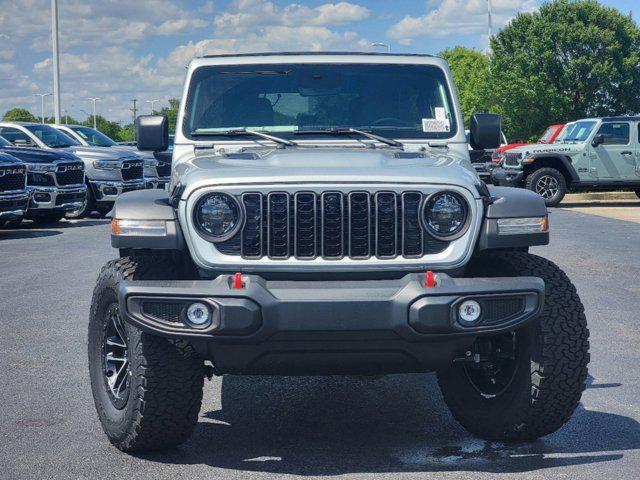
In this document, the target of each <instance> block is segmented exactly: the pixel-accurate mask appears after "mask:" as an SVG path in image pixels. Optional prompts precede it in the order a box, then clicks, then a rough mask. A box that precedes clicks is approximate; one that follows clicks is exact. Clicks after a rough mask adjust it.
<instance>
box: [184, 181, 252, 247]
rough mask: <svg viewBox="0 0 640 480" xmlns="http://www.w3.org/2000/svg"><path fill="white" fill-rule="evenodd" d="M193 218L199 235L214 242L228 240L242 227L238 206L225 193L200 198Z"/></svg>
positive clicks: (236, 202) (232, 198)
mask: <svg viewBox="0 0 640 480" xmlns="http://www.w3.org/2000/svg"><path fill="white" fill-rule="evenodd" d="M194 216H195V223H196V226H197V227H198V230H199V231H200V233H202V234H203V235H204V236H205V237H207V238H208V239H209V240H211V241H214V242H222V241H224V240H228V239H229V238H231V237H233V236H234V235H235V234H236V233H238V230H240V227H241V226H242V209H241V208H240V204H239V203H238V201H237V200H236V199H235V198H234V197H232V196H231V195H227V194H226V193H219V192H216V193H211V194H209V195H206V196H204V197H203V198H201V199H200V200H199V201H198V204H197V205H196V208H195V215H194Z"/></svg>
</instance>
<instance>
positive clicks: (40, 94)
mask: <svg viewBox="0 0 640 480" xmlns="http://www.w3.org/2000/svg"><path fill="white" fill-rule="evenodd" d="M33 95H34V96H35V97H40V112H41V115H40V119H41V121H42V122H41V123H43V124H44V97H48V96H50V95H53V93H34V94H33Z"/></svg>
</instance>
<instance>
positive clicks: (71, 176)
mask: <svg viewBox="0 0 640 480" xmlns="http://www.w3.org/2000/svg"><path fill="white" fill-rule="evenodd" d="M78 166H79V167H80V168H77V167H78ZM56 181H57V182H58V185H79V184H82V183H84V165H83V164H81V163H68V164H67V163H65V164H61V165H58V169H57V170H56Z"/></svg>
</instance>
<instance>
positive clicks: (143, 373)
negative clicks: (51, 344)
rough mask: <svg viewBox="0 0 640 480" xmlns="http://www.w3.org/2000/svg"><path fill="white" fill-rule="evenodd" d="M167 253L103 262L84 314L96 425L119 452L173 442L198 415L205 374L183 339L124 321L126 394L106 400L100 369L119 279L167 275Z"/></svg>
mask: <svg viewBox="0 0 640 480" xmlns="http://www.w3.org/2000/svg"><path fill="white" fill-rule="evenodd" d="M176 267H177V265H176V263H175V262H174V261H172V259H171V258H170V257H165V256H162V255H150V256H143V257H125V258H121V259H118V260H112V261H110V262H109V263H107V264H106V265H105V266H104V267H103V268H102V270H101V271H100V274H99V276H98V281H97V284H96V287H95V289H94V292H93V300H92V305H91V313H90V318H89V345H88V347H89V348H88V354H89V373H90V378H91V389H92V393H93V398H94V402H95V406H96V410H97V412H98V417H99V419H100V422H101V424H102V427H103V429H104V431H105V433H106V434H107V436H108V438H109V440H110V442H111V443H112V444H113V445H115V446H116V447H117V448H118V449H120V450H122V451H124V452H134V451H151V450H161V449H166V448H171V447H175V446H177V445H179V444H181V443H183V442H184V441H185V440H187V438H188V437H189V436H190V435H191V433H192V431H193V429H194V428H195V425H196V424H197V421H198V413H199V412H200V406H201V403H202V390H203V382H204V376H205V368H204V362H203V360H202V359H201V358H200V357H199V356H198V355H197V354H196V352H195V351H194V350H193V347H192V346H191V345H190V344H189V343H188V342H184V341H170V340H168V339H166V338H162V337H157V336H154V335H151V334H148V333H145V332H142V331H141V330H139V329H137V328H135V327H133V326H131V325H129V324H127V323H124V328H125V331H126V337H127V338H126V345H127V349H128V358H129V362H130V364H129V365H130V373H129V382H130V383H129V387H128V397H126V398H125V401H126V403H125V404H124V406H123V407H121V408H120V409H118V408H117V406H116V405H115V404H114V403H113V402H112V400H111V398H110V395H109V388H108V387H107V384H106V381H105V376H104V375H105V374H104V369H103V348H104V347H103V345H104V344H103V342H104V338H105V330H106V325H107V311H108V309H109V308H110V307H111V306H112V305H113V304H114V302H117V301H118V285H119V283H120V282H121V281H122V280H150V279H154V280H170V279H176V277H178V276H179V275H175V274H174V272H176V271H179V270H180V268H176Z"/></svg>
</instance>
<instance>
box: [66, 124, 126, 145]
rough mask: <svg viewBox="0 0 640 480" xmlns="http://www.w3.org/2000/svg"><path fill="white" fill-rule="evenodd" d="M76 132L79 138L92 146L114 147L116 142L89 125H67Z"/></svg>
mask: <svg viewBox="0 0 640 480" xmlns="http://www.w3.org/2000/svg"><path fill="white" fill-rule="evenodd" d="M69 128H70V129H71V130H73V131H74V132H76V133H77V134H78V136H79V137H80V138H82V139H83V140H84V141H85V142H87V143H88V144H89V145H91V146H92V147H114V146H116V145H117V143H116V142H114V141H113V140H111V139H110V138H109V137H107V136H106V135H105V134H104V133H101V132H99V131H98V130H94V129H93V128H90V127H69Z"/></svg>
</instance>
